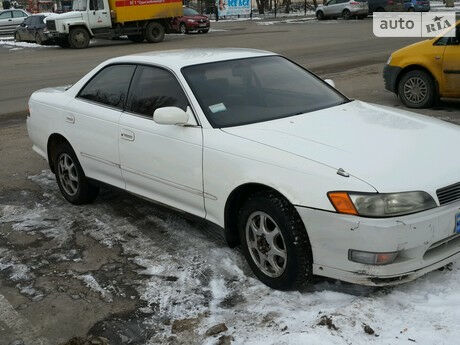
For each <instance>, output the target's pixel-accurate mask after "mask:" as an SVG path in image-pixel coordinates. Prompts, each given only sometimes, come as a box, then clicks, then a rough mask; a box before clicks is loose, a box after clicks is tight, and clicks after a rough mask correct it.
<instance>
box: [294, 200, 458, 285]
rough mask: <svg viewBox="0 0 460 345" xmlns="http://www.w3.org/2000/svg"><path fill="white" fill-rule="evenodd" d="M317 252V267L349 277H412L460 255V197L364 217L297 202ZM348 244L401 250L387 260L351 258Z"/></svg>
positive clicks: (372, 280) (381, 280)
mask: <svg viewBox="0 0 460 345" xmlns="http://www.w3.org/2000/svg"><path fill="white" fill-rule="evenodd" d="M297 210H298V212H299V214H300V216H301V218H302V220H303V222H304V224H305V228H306V229H307V232H308V236H309V238H310V243H311V246H312V252H313V273H314V274H317V275H321V276H326V277H330V278H334V279H339V280H343V281H348V282H351V283H356V284H362V285H371V286H382V285H395V284H399V283H403V282H407V281H411V280H414V279H416V278H417V277H420V276H421V275H424V274H426V273H428V272H430V271H432V270H435V269H437V268H440V267H443V266H445V265H446V264H448V263H450V262H452V261H455V260H457V259H458V258H459V257H460V234H455V233H454V231H455V216H456V215H457V214H458V213H460V201H459V202H455V203H451V204H449V205H445V206H441V207H437V208H435V209H432V210H428V211H424V212H420V213H417V214H413V215H408V216H403V217H393V218H382V219H375V218H364V217H356V216H350V215H343V214H338V213H335V212H328V211H322V210H315V209H310V208H305V207H297ZM350 249H354V250H360V251H367V252H375V253H386V252H398V256H397V257H396V259H395V261H394V262H393V263H391V264H388V265H366V264H360V263H356V262H353V261H350V260H349V258H348V252H349V250H350Z"/></svg>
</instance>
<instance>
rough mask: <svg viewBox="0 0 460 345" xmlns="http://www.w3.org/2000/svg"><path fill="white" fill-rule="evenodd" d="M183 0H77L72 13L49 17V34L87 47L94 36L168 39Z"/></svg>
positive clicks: (62, 43) (59, 40)
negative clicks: (167, 34) (171, 24)
mask: <svg viewBox="0 0 460 345" xmlns="http://www.w3.org/2000/svg"><path fill="white" fill-rule="evenodd" d="M179 16H182V1H181V0H74V2H73V7H72V11H71V12H67V13H62V14H55V15H52V16H50V17H48V18H47V20H46V27H47V29H48V31H49V35H50V36H51V37H52V38H53V39H54V40H55V41H56V43H57V44H59V45H60V46H61V47H71V48H77V49H81V48H87V47H88V45H89V42H90V40H91V38H106V39H113V38H117V37H120V36H124V35H126V36H128V38H129V39H130V40H132V41H134V42H142V41H144V40H147V41H148V42H152V43H156V42H161V41H163V39H164V35H165V33H166V32H168V31H169V29H170V23H171V19H172V18H174V17H179Z"/></svg>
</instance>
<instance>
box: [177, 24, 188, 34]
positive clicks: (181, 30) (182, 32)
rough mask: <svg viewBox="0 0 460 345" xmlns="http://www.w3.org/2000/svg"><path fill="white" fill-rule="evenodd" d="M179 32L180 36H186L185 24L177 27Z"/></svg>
mask: <svg viewBox="0 0 460 345" xmlns="http://www.w3.org/2000/svg"><path fill="white" fill-rule="evenodd" d="M179 31H180V33H181V34H183V35H184V34H186V33H188V30H187V27H186V26H185V23H181V24H180V26H179Z"/></svg>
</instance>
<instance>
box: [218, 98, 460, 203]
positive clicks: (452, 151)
mask: <svg viewBox="0 0 460 345" xmlns="http://www.w3.org/2000/svg"><path fill="white" fill-rule="evenodd" d="M223 131H225V132H226V133H229V134H232V135H236V136H239V137H243V138H245V139H247V140H251V141H255V142H258V143H260V144H263V145H267V146H270V147H272V148H274V149H278V150H282V151H284V152H286V153H290V154H294V155H297V156H299V157H303V158H305V159H309V160H313V161H316V162H319V163H322V164H325V165H327V166H329V167H332V168H334V169H339V168H342V169H344V170H345V171H346V172H348V173H349V174H350V175H352V176H354V177H357V178H359V179H361V180H363V181H365V182H367V183H368V184H370V185H372V186H373V187H374V188H375V189H376V190H377V191H379V192H382V193H383V192H398V191H410V190H425V191H427V192H430V193H432V194H433V195H434V194H435V191H436V189H438V188H440V187H444V186H447V185H449V184H452V183H456V182H459V181H460V162H459V158H458V155H457V153H456V147H458V143H459V142H460V127H458V126H457V125H454V124H450V123H447V122H444V121H441V120H437V119H434V118H431V117H427V116H422V115H417V114H415V113H411V112H407V111H401V110H396V109H393V108H389V107H383V106H377V105H373V104H368V103H364V102H360V101H353V102H349V103H346V104H343V105H340V106H336V107H332V108H328V109H323V110H319V111H315V112H311V113H307V114H303V115H298V116H292V117H287V118H283V119H278V120H273V121H267V122H262V123H257V124H250V125H244V126H238V127H231V128H224V129H223ZM344 188H346V184H345V182H344Z"/></svg>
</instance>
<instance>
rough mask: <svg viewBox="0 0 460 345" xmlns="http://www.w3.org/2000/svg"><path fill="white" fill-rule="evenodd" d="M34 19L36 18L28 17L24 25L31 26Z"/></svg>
mask: <svg viewBox="0 0 460 345" xmlns="http://www.w3.org/2000/svg"><path fill="white" fill-rule="evenodd" d="M33 19H34V17H27V18H26V19H25V20H24V25H31V24H32V22H33Z"/></svg>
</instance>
